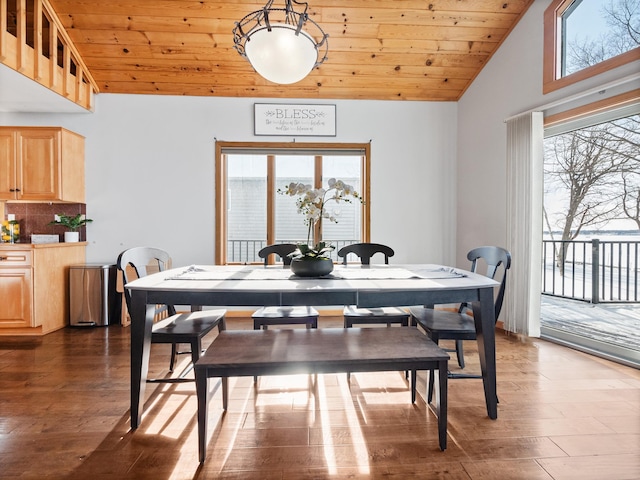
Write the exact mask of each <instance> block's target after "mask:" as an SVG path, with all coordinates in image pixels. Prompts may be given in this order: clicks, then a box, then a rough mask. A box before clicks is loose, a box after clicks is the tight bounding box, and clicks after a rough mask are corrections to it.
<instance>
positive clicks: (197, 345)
mask: <svg viewBox="0 0 640 480" xmlns="http://www.w3.org/2000/svg"><path fill="white" fill-rule="evenodd" d="M201 353H202V340H201V339H200V337H198V338H195V339H193V340H191V361H192V362H193V364H194V365H195V364H196V362H197V361H198V359H199V358H200V355H201Z"/></svg>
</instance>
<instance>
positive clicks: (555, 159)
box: [544, 0, 640, 272]
mask: <svg viewBox="0 0 640 480" xmlns="http://www.w3.org/2000/svg"><path fill="white" fill-rule="evenodd" d="M578 8H579V7H578ZM602 13H603V15H604V18H605V21H606V22H607V24H608V26H609V31H608V32H607V34H606V35H601V36H600V37H599V38H589V37H587V38H584V39H582V40H580V41H570V42H569V43H568V45H567V47H568V49H567V53H566V55H567V64H568V67H567V68H568V69H570V70H571V71H576V70H580V69H583V68H586V67H589V66H591V65H595V64H597V63H600V62H602V61H603V60H606V59H608V58H611V57H614V56H616V55H619V54H621V53H624V52H627V51H629V50H631V49H633V48H636V47H637V46H638V45H640V1H638V0H611V1H610V2H609V3H608V5H607V6H606V7H605V8H604V10H603V12H602ZM567 73H570V72H567ZM639 144H640V116H638V115H632V116H630V117H626V118H621V119H618V120H615V121H611V122H606V123H603V124H600V125H596V126H592V127H588V128H583V129H580V130H576V131H574V132H570V133H567V134H563V135H558V136H556V137H552V138H549V139H547V140H546V141H545V188H548V189H550V190H554V189H561V190H563V191H565V192H566V196H565V201H564V202H563V204H562V206H561V208H560V210H554V208H553V207H552V206H551V205H547V204H546V203H547V199H548V198H549V195H547V194H545V205H544V221H545V222H546V224H547V228H548V230H549V232H551V237H552V238H554V234H553V232H554V231H558V230H559V231H560V236H561V240H562V241H563V242H562V243H561V245H562V247H561V248H560V249H559V250H558V251H557V252H556V258H557V263H558V266H559V267H560V271H561V272H562V271H563V266H564V261H565V256H566V251H565V246H566V244H565V243H564V242H566V241H570V240H574V239H575V238H576V237H577V236H578V235H579V234H580V232H581V231H582V229H583V228H584V227H586V226H589V227H592V228H597V227H599V226H601V225H604V224H606V223H607V222H609V221H610V220H612V219H614V218H629V219H631V220H633V221H635V222H636V224H637V225H638V227H639V228H640V153H639V151H640V147H639ZM621 186H622V189H621V188H620V187H621Z"/></svg>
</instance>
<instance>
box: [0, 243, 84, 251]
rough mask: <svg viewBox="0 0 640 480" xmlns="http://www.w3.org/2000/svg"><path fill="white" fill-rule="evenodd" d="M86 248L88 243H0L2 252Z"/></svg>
mask: <svg viewBox="0 0 640 480" xmlns="http://www.w3.org/2000/svg"><path fill="white" fill-rule="evenodd" d="M79 245H80V246H87V245H88V242H69V243H65V242H60V243H0V249H2V250H32V249H40V248H60V247H62V248H65V247H77V246H79Z"/></svg>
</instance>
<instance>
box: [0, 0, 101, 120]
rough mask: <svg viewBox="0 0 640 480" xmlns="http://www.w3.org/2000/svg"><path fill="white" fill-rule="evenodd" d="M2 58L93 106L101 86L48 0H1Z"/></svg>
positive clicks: (53, 89)
mask: <svg viewBox="0 0 640 480" xmlns="http://www.w3.org/2000/svg"><path fill="white" fill-rule="evenodd" d="M0 62H1V63H2V64H4V65H6V66H7V67H9V68H12V69H13V70H16V71H17V72H20V73H22V74H23V75H25V76H26V77H28V78H30V79H31V80H34V81H36V82H38V83H40V84H41V85H44V86H45V87H47V88H48V89H50V90H52V91H54V92H56V93H58V94H60V95H62V96H64V97H66V98H68V99H69V100H71V101H72V102H74V103H76V104H77V105H80V106H81V107H83V108H85V109H87V110H93V95H94V93H97V92H98V86H97V84H96V83H95V81H94V80H93V78H92V77H91V75H90V74H89V71H88V69H87V67H86V65H85V64H84V62H83V61H82V59H81V58H80V55H79V54H78V52H77V50H76V48H75V46H74V45H73V43H72V42H71V39H70V38H69V36H68V35H67V32H66V31H65V29H64V27H63V26H62V24H61V23H60V20H59V19H58V17H57V16H56V14H55V12H54V10H53V8H52V7H51V5H49V2H48V1H47V0H15V1H8V0H0Z"/></svg>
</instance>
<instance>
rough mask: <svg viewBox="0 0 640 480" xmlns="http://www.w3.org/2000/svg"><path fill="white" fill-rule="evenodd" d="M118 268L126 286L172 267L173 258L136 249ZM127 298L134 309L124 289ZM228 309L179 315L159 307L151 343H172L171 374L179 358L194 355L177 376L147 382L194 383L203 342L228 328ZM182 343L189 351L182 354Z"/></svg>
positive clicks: (169, 307)
mask: <svg viewBox="0 0 640 480" xmlns="http://www.w3.org/2000/svg"><path fill="white" fill-rule="evenodd" d="M117 268H118V270H120V271H121V272H122V275H123V279H124V283H125V284H127V283H129V282H132V281H133V280H136V279H138V278H142V277H144V276H146V275H148V274H149V273H155V272H158V271H164V270H167V269H168V268H171V257H170V256H169V254H168V253H167V252H166V251H164V250H161V249H158V248H153V247H134V248H130V249H128V250H125V251H124V252H122V253H121V254H120V255H119V256H118V261H117ZM124 297H125V302H126V305H127V308H129V309H130V308H131V293H130V291H129V290H128V289H127V288H125V289H124ZM226 313H227V312H226V310H222V309H216V310H201V311H195V312H187V313H176V310H175V307H174V306H173V305H156V306H155V321H154V324H153V327H152V330H151V332H152V333H151V343H165V344H171V359H170V361H169V372H173V369H174V367H175V365H176V359H177V356H178V355H180V354H191V363H190V364H189V365H188V366H187V368H185V369H184V370H183V371H182V372H181V373H180V375H179V376H178V377H170V378H156V379H149V380H147V381H148V382H152V383H157V382H164V383H178V382H193V381H194V380H193V379H188V378H185V375H186V374H187V373H188V372H189V371H190V370H191V368H193V365H194V364H195V363H196V361H197V360H198V359H199V358H200V355H201V353H202V339H203V338H204V336H205V335H207V334H208V333H209V332H211V330H213V329H214V328H215V327H218V331H223V330H225V329H226V322H225V315H226ZM180 344H189V345H190V347H191V348H190V350H189V351H180V350H179V345H180Z"/></svg>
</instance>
